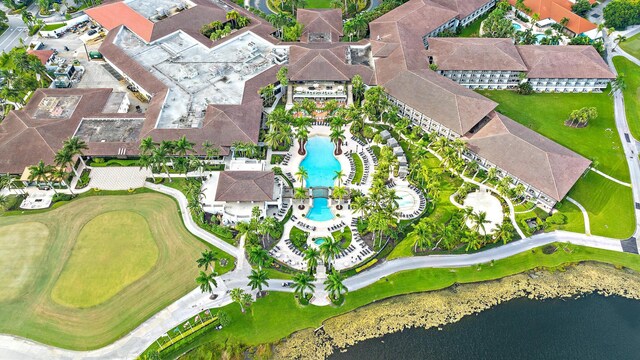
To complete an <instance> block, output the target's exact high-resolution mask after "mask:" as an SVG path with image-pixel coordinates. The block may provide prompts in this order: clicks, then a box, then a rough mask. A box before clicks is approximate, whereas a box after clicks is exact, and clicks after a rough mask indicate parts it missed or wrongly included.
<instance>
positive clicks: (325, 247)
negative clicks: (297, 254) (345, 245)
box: [320, 236, 342, 265]
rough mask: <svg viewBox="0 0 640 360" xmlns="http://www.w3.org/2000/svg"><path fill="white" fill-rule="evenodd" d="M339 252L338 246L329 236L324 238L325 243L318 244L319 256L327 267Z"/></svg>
mask: <svg viewBox="0 0 640 360" xmlns="http://www.w3.org/2000/svg"><path fill="white" fill-rule="evenodd" d="M341 250H342V248H341V247H340V244H339V243H338V242H337V241H335V240H334V238H333V237H331V236H329V237H327V238H325V241H324V242H323V243H322V244H320V254H321V255H322V257H323V258H324V261H325V263H326V264H327V265H330V264H331V263H332V262H333V259H334V258H335V256H336V255H338V254H340V251H341Z"/></svg>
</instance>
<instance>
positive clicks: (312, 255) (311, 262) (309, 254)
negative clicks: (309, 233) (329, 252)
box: [303, 247, 320, 274]
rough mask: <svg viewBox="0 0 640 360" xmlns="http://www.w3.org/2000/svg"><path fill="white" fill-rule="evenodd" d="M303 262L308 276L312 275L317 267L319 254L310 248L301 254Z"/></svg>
mask: <svg viewBox="0 0 640 360" xmlns="http://www.w3.org/2000/svg"><path fill="white" fill-rule="evenodd" d="M303 254H304V261H306V262H307V270H308V271H309V274H313V273H315V271H316V267H318V259H320V252H318V250H316V249H314V248H312V247H310V248H308V249H307V250H305V251H304V252H303Z"/></svg>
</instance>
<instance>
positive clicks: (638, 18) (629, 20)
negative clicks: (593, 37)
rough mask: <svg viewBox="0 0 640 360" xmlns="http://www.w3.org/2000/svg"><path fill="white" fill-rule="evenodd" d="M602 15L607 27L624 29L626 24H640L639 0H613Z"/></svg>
mask: <svg viewBox="0 0 640 360" xmlns="http://www.w3.org/2000/svg"><path fill="white" fill-rule="evenodd" d="M602 15H603V16H604V21H605V24H606V25H607V27H610V28H615V29H616V30H624V29H626V28H627V26H630V25H636V24H640V1H637V0H635V1H634V0H613V1H611V2H610V3H609V4H608V5H607V6H606V7H605V8H604V11H603V12H602Z"/></svg>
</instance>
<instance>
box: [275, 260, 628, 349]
mask: <svg viewBox="0 0 640 360" xmlns="http://www.w3.org/2000/svg"><path fill="white" fill-rule="evenodd" d="M592 292H597V293H599V294H602V295H605V296H609V295H618V296H624V297H627V298H633V299H640V273H637V272H634V271H631V270H628V269H617V268H615V267H613V266H610V265H605V264H599V263H583V264H579V265H574V266H570V267H568V268H566V270H565V271H555V272H548V271H531V272H527V273H523V274H518V275H513V276H509V277H506V278H503V279H500V280H495V281H489V282H483V283H476V284H465V285H458V286H453V287H450V288H448V289H444V290H438V291H431V292H425V293H419V294H411V295H404V296H398V297H395V298H390V299H387V300H384V301H379V302H376V303H374V304H371V305H367V306H364V307H362V308H359V309H356V310H354V311H352V312H349V313H346V314H344V315H340V316H337V317H335V318H332V319H328V320H326V321H325V322H324V323H323V327H322V328H321V329H319V330H318V331H315V332H314V330H313V329H306V330H302V331H299V332H297V333H295V334H292V335H291V336H290V337H289V338H287V339H285V340H283V341H282V342H281V343H279V344H278V345H276V346H275V347H274V349H273V350H274V358H276V359H324V358H326V357H327V356H328V355H330V354H331V353H332V352H333V351H334V349H336V348H338V349H344V348H346V347H348V346H350V345H353V344H355V343H357V342H359V341H362V340H366V339H370V338H377V337H381V336H383V335H385V334H388V333H393V332H397V331H402V330H404V329H406V328H411V327H423V328H431V327H437V326H441V325H444V324H449V323H453V322H456V321H458V320H460V319H461V318H462V317H464V316H466V315H471V314H474V313H478V312H481V311H483V310H486V309H489V308H491V307H492V306H495V305H498V304H500V303H502V302H505V301H509V300H511V299H515V298H520V297H528V298H530V299H548V298H558V297H574V296H578V295H581V294H585V293H592Z"/></svg>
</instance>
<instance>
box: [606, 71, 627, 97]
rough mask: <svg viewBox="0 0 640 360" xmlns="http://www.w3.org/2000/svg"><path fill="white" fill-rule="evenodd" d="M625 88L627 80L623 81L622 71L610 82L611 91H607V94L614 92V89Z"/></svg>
mask: <svg viewBox="0 0 640 360" xmlns="http://www.w3.org/2000/svg"><path fill="white" fill-rule="evenodd" d="M626 89H627V82H626V81H625V76H624V74H623V73H620V74H618V76H616V78H615V80H613V81H612V82H611V91H610V92H609V96H611V95H613V94H615V92H616V91H618V90H619V91H625V90H626Z"/></svg>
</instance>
